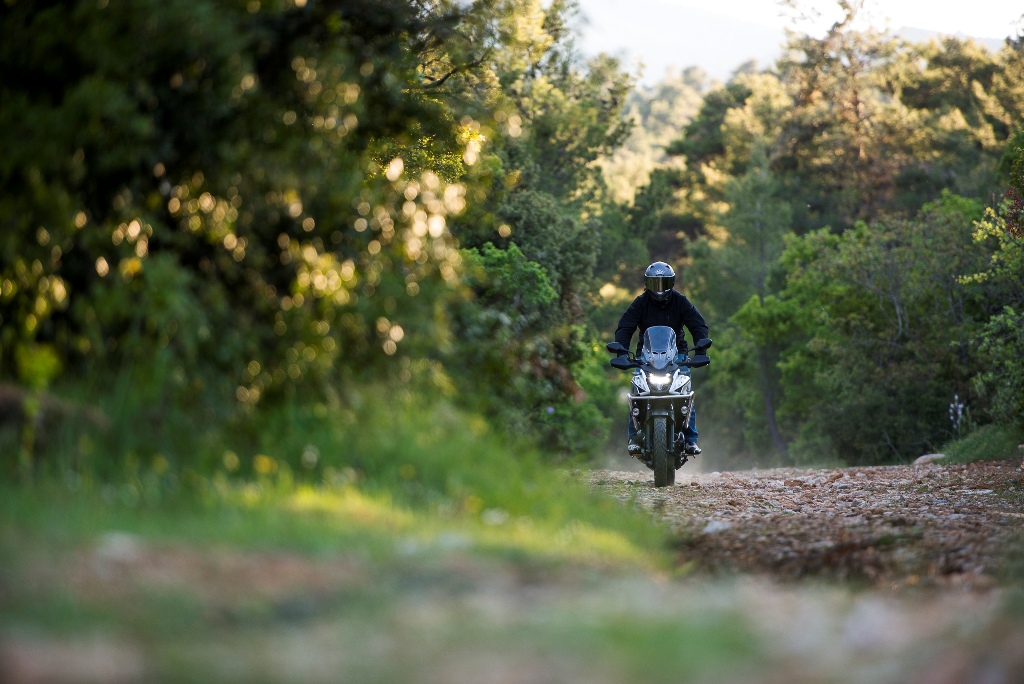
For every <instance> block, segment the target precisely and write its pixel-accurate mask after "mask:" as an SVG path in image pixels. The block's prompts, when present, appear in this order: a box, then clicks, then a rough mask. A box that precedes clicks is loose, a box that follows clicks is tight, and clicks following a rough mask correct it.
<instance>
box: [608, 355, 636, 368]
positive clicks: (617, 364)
mask: <svg viewBox="0 0 1024 684" xmlns="http://www.w3.org/2000/svg"><path fill="white" fill-rule="evenodd" d="M611 364H612V368H618V369H619V370H629V369H630V368H633V367H634V366H635V365H636V362H635V361H630V360H629V359H627V358H626V357H625V356H616V357H615V358H614V359H612V360H611Z"/></svg>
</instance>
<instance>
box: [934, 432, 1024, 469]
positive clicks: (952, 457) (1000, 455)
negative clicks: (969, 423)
mask: <svg viewBox="0 0 1024 684" xmlns="http://www.w3.org/2000/svg"><path fill="white" fill-rule="evenodd" d="M1022 440H1024V432H1021V431H1020V430H1019V429H1014V428H1010V427H1007V426H1005V425H996V424H991V425H984V426H982V427H980V428H978V429H977V430H975V431H973V432H971V433H970V434H968V435H967V436H965V437H961V438H960V439H956V440H953V441H952V442H950V443H949V444H947V445H946V446H945V447H943V450H942V451H943V453H944V454H945V455H946V458H945V459H944V460H943V463H971V462H972V461H1003V460H1014V461H1016V460H1017V459H1018V458H1021V457H1022V456H1024V454H1022V453H1021V450H1020V449H1019V448H1018V446H1019V445H1020V443H1021V441H1022Z"/></svg>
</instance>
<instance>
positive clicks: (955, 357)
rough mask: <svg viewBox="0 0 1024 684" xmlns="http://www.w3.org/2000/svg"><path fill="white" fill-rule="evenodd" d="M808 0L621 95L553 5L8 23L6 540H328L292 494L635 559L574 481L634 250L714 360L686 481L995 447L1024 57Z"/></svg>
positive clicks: (491, 2)
mask: <svg viewBox="0 0 1024 684" xmlns="http://www.w3.org/2000/svg"><path fill="white" fill-rule="evenodd" d="M839 5H840V6H841V7H842V8H843V9H844V10H845V19H842V20H840V21H838V22H836V23H835V24H834V25H833V26H832V27H831V29H830V30H829V31H828V32H827V33H826V34H825V35H823V36H820V37H812V36H808V35H803V34H799V33H796V32H791V33H790V37H789V42H788V43H787V44H786V45H785V46H784V50H783V57H782V58H781V59H780V60H779V61H778V62H777V63H776V64H772V65H757V64H753V63H750V64H747V65H745V66H743V67H741V68H740V69H739V70H738V71H737V72H736V73H735V74H734V75H733V76H732V77H731V78H730V79H729V80H728V82H726V83H720V82H716V81H712V80H710V79H708V78H707V77H706V76H705V75H704V74H703V73H702V72H700V70H699V69H695V68H693V69H688V70H685V71H683V72H681V73H678V74H675V75H671V76H669V77H667V78H666V79H665V80H664V81H662V82H661V83H659V84H657V85H656V86H654V87H650V88H637V87H636V86H635V84H636V74H635V73H631V72H630V71H629V70H628V69H627V68H625V67H624V66H623V65H622V64H620V62H619V61H618V60H617V59H615V58H613V57H610V56H606V55H601V56H598V57H595V58H590V59H585V58H583V57H581V55H580V52H579V50H578V48H577V45H576V40H577V27H578V20H579V12H580V9H579V7H578V5H577V4H576V3H575V2H574V0H549V1H545V2H541V0H472V1H471V2H469V1H465V2H461V1H458V0H217V1H213V0H188V1H185V0H159V1H158V0H130V1H128V0H123V1H121V0H77V1H75V2H50V1H47V0H8V1H7V2H6V3H4V4H3V6H2V8H0V150H2V151H3V153H2V154H0V188H2V190H0V471H2V473H3V477H2V479H3V481H4V484H2V485H0V489H2V492H3V493H2V494H0V499H3V500H4V502H3V503H2V504H0V522H2V521H3V520H4V519H6V521H7V524H6V525H5V527H4V529H5V530H6V532H4V534H2V535H0V550H3V549H7V550H11V549H13V548H16V547H18V546H19V545H20V544H22V543H23V542H24V541H25V539H27V538H28V536H31V535H27V533H25V534H20V533H15V532H11V531H10V530H12V529H45V530H50V531H49V532H46V533H45V534H43V538H44V539H49V537H47V536H46V535H48V534H55V535H57V537H55V538H56V539H60V540H63V539H65V538H64V537H63V536H61V535H62V534H65V532H58V531H56V530H58V529H59V528H61V526H62V525H63V523H58V522H57V520H58V519H59V517H54V518H53V519H52V520H51V518H50V517H48V516H51V515H52V516H59V515H63V516H66V518H65V519H73V518H77V519H78V520H79V522H78V523H76V524H77V525H79V526H80V527H78V528H75V529H78V530H79V532H80V533H81V534H92V533H93V532H95V531H96V530H101V529H106V528H108V527H110V526H111V525H112V524H113V525H115V526H117V525H120V527H121V528H127V529H130V530H148V529H150V528H149V527H147V525H152V529H153V530H158V529H164V528H162V527H160V525H162V524H163V523H158V522H155V521H156V520H157V517H159V515H171V514H170V513H167V511H174V513H173V515H174V516H177V515H178V512H180V511H183V510H188V511H189V512H188V513H187V514H185V515H186V518H185V519H186V520H189V521H193V522H195V526H194V528H190V532H189V534H192V533H193V532H192V531H191V530H193V529H194V530H196V531H195V534H196V535H198V537H197V538H202V539H204V540H206V541H210V542H218V543H219V542H224V541H225V540H227V542H228V543H241V544H246V543H249V541H248V540H251V539H254V538H255V537H256V534H257V533H256V532H255V531H254V529H250V528H249V527H246V526H245V525H246V524H251V525H257V524H258V525H260V526H261V531H260V533H259V534H260V535H267V536H266V537H261V538H263V539H264V541H263V542H261V543H266V544H270V545H274V544H282V545H284V546H287V547H289V548H291V546H292V545H295V544H298V545H299V546H302V547H303V548H306V546H304V545H306V544H308V545H309V547H310V548H319V547H318V546H316V545H317V544H319V543H320V542H318V541H313V538H314V537H315V536H316V534H319V532H317V533H316V534H314V532H316V531H317V530H320V529H321V528H317V527H315V525H314V526H313V527H309V528H308V529H307V528H306V527H303V525H306V524H307V523H305V522H303V523H301V524H300V523H299V522H294V520H298V518H295V519H293V518H291V517H288V516H292V515H297V513H295V511H300V510H307V508H305V507H306V506H307V504H308V506H309V507H311V508H309V510H313V509H316V510H318V511H319V510H324V511H327V510H330V511H335V512H336V513H338V515H340V516H341V517H342V518H344V519H345V520H351V521H356V522H355V523H353V526H352V527H351V529H350V528H345V529H346V530H348V531H346V532H344V533H343V534H342V538H343V539H344V540H345V541H342V542H337V543H338V544H349V543H357V542H355V541H353V539H356V538H357V537H358V538H359V539H361V538H362V537H360V536H359V535H363V534H371V532H368V531H367V530H368V529H370V530H378V532H379V534H380V535H384V536H387V535H391V534H393V531H394V530H395V529H401V530H410V529H417V530H421V531H422V529H427V528H426V527H423V528H422V529H421V527H417V526H421V525H427V526H428V527H429V529H430V530H432V531H431V532H430V533H429V534H435V533H436V531H437V530H438V529H447V528H448V527H451V526H456V527H459V526H461V525H463V524H466V525H468V524H469V523H465V521H466V520H471V521H473V522H472V526H471V529H472V530H473V531H471V532H469V533H467V534H471V536H472V535H476V536H473V538H474V539H477V540H478V542H479V543H480V544H483V545H485V546H486V545H492V546H495V547H501V548H505V549H519V552H521V553H524V554H527V555H529V554H530V553H534V552H535V550H536V549H538V548H550V549H554V548H557V549H560V550H559V551H557V553H556V555H557V554H562V555H563V556H565V557H572V558H577V557H585V558H590V557H592V556H593V557H601V558H603V559H604V560H602V561H601V562H602V563H605V562H609V563H611V562H620V561H621V562H622V563H634V562H637V563H641V564H646V563H652V564H654V565H657V563H658V562H660V561H649V558H651V557H653V556H648V555H645V554H649V553H653V554H654V555H655V556H657V554H660V553H662V551H660V550H658V551H650V549H664V548H665V536H664V533H663V532H660V531H658V530H657V529H652V528H651V527H650V526H649V525H648V524H647V523H646V522H645V520H644V519H642V516H638V515H634V514H633V513H628V514H627V513H623V512H621V511H619V510H618V509H615V508H614V507H611V505H610V504H609V501H608V500H607V499H604V498H601V497H599V496H597V495H595V494H594V493H592V492H590V491H589V490H588V489H587V487H586V486H585V484H581V483H580V482H578V481H577V480H576V479H574V477H573V475H572V472H573V469H575V468H580V467H587V466H588V464H598V463H602V462H604V460H606V459H608V458H610V457H611V455H612V454H616V455H618V454H620V452H623V451H624V445H625V434H624V432H625V431H624V429H623V427H624V422H625V417H626V416H625V407H624V404H623V403H622V399H621V393H622V391H623V389H624V387H625V384H626V383H625V381H624V377H623V376H622V375H621V374H617V373H615V372H614V371H612V370H611V369H610V368H608V358H609V357H608V354H607V353H606V351H605V348H604V345H605V343H606V342H608V341H610V340H612V339H613V332H614V329H615V324H616V321H617V320H618V317H619V315H620V314H621V312H622V311H624V309H625V308H626V306H627V305H628V304H629V302H630V301H632V299H633V298H634V297H635V296H637V295H638V294H639V293H640V292H641V291H642V288H643V278H642V273H643V269H644V268H645V267H646V265H647V264H648V263H650V262H651V261H654V260H664V261H667V262H669V263H671V264H673V265H674V267H675V268H676V271H677V273H678V274H679V278H678V285H677V289H679V290H680V291H681V292H683V293H684V294H686V295H687V296H688V297H689V298H690V299H691V301H693V302H694V303H695V304H696V306H697V307H698V308H699V309H700V311H701V312H702V314H703V316H704V318H705V319H706V320H707V321H708V324H709V326H710V330H711V337H712V338H713V339H714V347H713V350H712V352H711V357H712V364H711V366H710V367H709V368H707V369H701V370H699V371H695V374H694V375H695V378H696V382H697V383H698V386H699V388H700V398H699V402H700V404H699V406H700V416H701V417H700V425H701V434H702V444H703V445H706V446H705V453H706V454H707V457H708V463H707V464H706V465H707V467H708V469H709V470H719V471H724V470H733V469H741V468H748V467H751V466H760V467H769V466H801V467H812V466H813V467H820V466H873V465H885V464H907V463H910V462H912V461H913V460H914V459H915V458H917V457H919V456H921V455H923V454H929V453H935V452H943V451H953V452H956V451H957V450H960V451H963V450H978V451H980V452H983V453H984V454H988V455H997V456H1005V455H1006V454H1008V453H1010V452H1014V453H1016V452H1015V450H1016V447H1017V444H1018V443H1020V442H1024V389H1022V388H1024V125H1022V122H1024V38H1022V37H1018V38H1016V39H1013V38H1010V39H1007V41H1006V44H1005V46H1004V47H1003V48H1002V49H1001V50H1000V51H998V52H995V53H993V52H990V51H988V50H987V49H985V48H983V47H981V46H979V45H978V44H976V43H975V42H973V41H971V40H970V39H967V38H965V39H959V38H954V37H946V38H942V39H939V40H932V41H931V42H927V43H910V42H907V41H904V40H902V39H899V38H897V37H894V36H892V35H890V34H883V33H875V32H871V31H865V30H861V29H859V28H857V27H856V24H855V21H854V19H855V17H856V13H857V11H858V8H859V6H860V5H859V3H857V2H854V1H853V0H839ZM691 342H692V341H691ZM702 458H704V457H702ZM68 497H70V499H68ZM316 497H320V498H316ZM332 497H333V498H332ZM65 499H67V501H65ZM58 502H62V503H60V504H59V505H58ZM69 502H70V503H69ZM282 502H287V505H285V504H283V503H282ZM303 502H305V503H303ZM310 502H313V503H310ZM315 502H319V503H315ZM61 506H71V507H72V508H68V509H63V508H61ZM76 506H77V507H78V508H75V507H76ZM239 506H240V507H241V508H240V509H239V510H247V511H249V514H247V515H251V516H252V520H251V522H250V523H243V522H240V521H236V522H230V524H229V523H228V522H224V521H234V520H235V518H231V517H230V516H229V515H228V514H227V513H223V516H226V517H223V518H218V520H221V521H222V522H223V524H224V526H223V527H220V528H218V527H217V526H216V525H214V524H212V523H210V525H209V526H207V525H206V523H203V522H202V520H205V519H202V518H201V515H200V513H197V512H196V510H198V511H200V512H201V511H204V510H206V511H209V510H216V511H222V510H227V509H231V510H234V508H233V507H239ZM51 507H56V508H55V510H57V509H59V510H61V511H63V512H62V513H59V514H58V513H50V512H48V511H49V509H50V508H51ZM167 507H169V508H167ZM193 507H198V508H193ZM147 510H148V511H150V513H148V514H146V515H150V516H157V517H151V518H146V516H145V515H143V513H142V512H143V511H147ZM110 511H114V512H110ZM131 511H135V512H136V513H137V514H138V516H139V517H138V521H137V522H133V523H126V522H124V520H125V519H127V517H126V516H129V513H130V512H131ZM153 511H164V513H159V514H158V513H155V512H153ZM282 511H290V512H282ZM407 514H408V515H407ZM218 515H221V514H220V513H218ZM189 516H200V518H196V519H195V520H193V518H192V517H189ZM281 516H284V517H281ZM346 516H348V517H346ZM403 516H405V517H403ZM481 516H482V517H481ZM414 519H415V520H417V521H419V522H413V520H414ZM16 520H17V521H21V522H19V523H17V524H14V522H13V521H16ZM146 520H150V522H146ZM303 520H305V519H304V518H303ZM317 520H319V518H318V519H317ZM508 520H511V521H519V522H518V523H516V524H517V525H519V527H516V528H515V529H514V530H512V528H511V525H512V523H507V524H506V522H505V521H508ZM25 521H35V522H31V523H29V522H25ZM46 521H49V522H46ZM288 521H292V522H288ZM422 521H427V522H422ZM481 521H483V522H481ZM168 524H169V523H168ZM182 524H184V523H182ZM189 524H192V523H189ZM308 524H309V525H313V523H308ZM316 524H317V525H319V524H321V523H319V522H318V523H316ZM323 524H327V523H323ZM34 525H38V528H36V527H33V526H34ZM231 525H236V527H231ZM331 525H335V523H333V522H332V523H331ZM503 525H504V527H502V526H503ZM367 526H368V527H367ZM215 528H216V529H215ZM499 528H500V529H506V530H508V531H507V533H506V536H504V537H500V536H499V537H495V536H494V534H496V533H495V532H494V530H497V529H499ZM331 529H335V528H334V527H331ZM459 529H461V527H459ZM381 530H383V531H381ZM378 532H372V534H371V536H372V535H373V534H378ZM76 534H77V533H76ZM410 534H412V533H410ZM423 534H427V533H426V532H423ZM303 535H308V536H303ZM345 535H348V536H345ZM380 538H382V537H380V536H377V537H373V539H376V540H378V541H379V539H380ZM275 540H276V541H275ZM296 540H298V541H296ZM378 541H371V542H366V543H367V544H369V546H367V548H373V549H375V548H377V546H374V544H377V543H378ZM358 543H363V542H358ZM330 548H332V549H333V548H335V547H330ZM388 548H390V547H388ZM368 553H370V552H368ZM373 553H376V552H373ZM508 553H513V552H512V551H508ZM552 553H554V552H552ZM370 555H372V553H371V554H370ZM658 557H659V558H660V556H658ZM609 558H611V559H619V560H614V561H610V560H608V559H609ZM637 558H640V559H641V560H639V561H637V560H636V559H637ZM644 559H647V560H644ZM0 570H3V568H2V567H0ZM2 576H3V575H2V573H0V577H2ZM2 597H3V592H2V591H0V598H2ZM2 600H3V601H7V603H2V602H0V605H6V607H7V608H8V609H9V610H10V611H13V612H12V614H14V615H22V614H24V615H28V614H30V613H31V611H30V610H29V609H28V608H25V607H23V606H22V607H19V606H20V604H18V603H17V602H16V601H15V602H11V601H10V600H9V597H8V598H4V599H2ZM19 610H21V611H23V612H22V613H19V612H18V611H19ZM161 629H163V628H161Z"/></svg>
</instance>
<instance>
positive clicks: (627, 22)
mask: <svg viewBox="0 0 1024 684" xmlns="http://www.w3.org/2000/svg"><path fill="white" fill-rule="evenodd" d="M802 4H803V6H805V7H807V6H809V7H811V8H812V9H815V10H817V11H818V12H820V13H821V16H822V18H821V19H820V20H819V21H818V22H817V23H804V24H801V25H800V26H799V28H801V29H802V30H805V31H807V32H808V33H811V34H812V35H813V34H818V33H821V32H822V31H823V30H824V29H825V28H827V27H828V26H829V25H830V24H831V22H832V21H833V20H834V19H835V18H837V17H838V16H839V14H838V9H837V5H836V3H835V2H834V1H833V0H807V1H805V2H803V3H802ZM580 7H581V10H582V13H583V15H584V16H585V17H586V20H585V23H584V24H583V26H582V41H581V48H582V51H583V52H584V54H588V55H589V54H596V53H598V52H609V53H611V54H616V55H618V56H620V57H622V58H623V61H624V63H625V65H626V66H627V67H631V66H633V65H635V64H636V62H637V61H638V60H639V61H641V62H643V63H644V64H645V68H644V70H643V71H644V74H643V78H642V82H643V83H645V84H648V85H649V84H651V83H654V82H656V81H658V80H659V79H661V78H662V77H663V76H664V74H665V71H666V69H668V68H673V67H674V68H683V67H687V66H700V67H701V68H703V69H704V70H705V71H706V72H708V74H709V75H710V76H712V77H714V78H717V79H720V80H725V79H727V78H728V76H729V74H731V73H732V71H733V70H735V69H736V67H738V66H739V65H741V64H742V63H744V62H746V61H748V60H749V59H752V58H753V59H756V60H757V61H758V62H759V63H761V64H763V65H767V64H769V63H771V62H772V61H773V60H774V59H775V57H776V55H777V54H778V50H779V46H780V45H781V44H782V42H783V41H784V40H785V33H784V29H785V27H787V26H791V25H792V14H791V13H790V14H788V15H787V14H783V11H782V10H781V8H780V7H779V4H778V3H777V2H773V1H772V0H717V1H716V2H708V1H707V0H580ZM865 9H866V18H867V20H868V21H869V22H870V24H871V25H872V26H874V27H875V28H878V29H886V28H888V29H890V30H893V31H897V30H899V29H901V28H904V27H910V28H916V29H925V30H928V31H936V32H939V33H951V34H961V35H968V36H972V37H975V38H989V39H994V41H1000V40H1001V39H1003V38H1005V37H1007V36H1009V35H1017V34H1018V32H1020V31H1021V29H1022V25H1021V23H1020V19H1021V15H1022V14H1024V2H1021V0H867V6H866V8H865ZM993 44H994V43H993Z"/></svg>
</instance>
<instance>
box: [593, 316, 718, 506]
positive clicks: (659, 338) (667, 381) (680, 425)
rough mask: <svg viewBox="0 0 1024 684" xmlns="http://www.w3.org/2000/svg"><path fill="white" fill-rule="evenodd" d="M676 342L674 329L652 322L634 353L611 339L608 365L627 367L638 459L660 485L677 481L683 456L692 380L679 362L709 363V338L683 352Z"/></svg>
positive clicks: (688, 364) (689, 364)
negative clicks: (630, 374) (630, 377)
mask: <svg viewBox="0 0 1024 684" xmlns="http://www.w3.org/2000/svg"><path fill="white" fill-rule="evenodd" d="M685 344H686V343H685V341H684V342H683V345H684V351H683V352H682V353H679V352H678V351H677V348H676V333H675V331H674V330H673V329H672V328H670V327H668V326H664V325H655V326H652V327H650V328H648V329H647V331H646V332H645V333H644V339H643V344H642V345H641V348H640V355H639V356H635V355H633V354H632V353H630V351H629V350H628V349H626V348H625V347H623V346H622V345H621V344H619V343H618V342H610V343H609V344H608V346H607V349H608V351H609V352H611V353H613V354H616V357H615V358H614V359H612V360H611V365H612V367H613V368H618V369H620V370H632V371H633V381H632V384H631V386H630V392H629V412H630V416H631V417H632V420H633V425H634V426H635V427H636V428H637V430H638V431H639V433H640V436H641V438H642V443H641V448H642V451H641V454H640V458H641V460H642V461H643V462H644V463H645V464H646V465H647V467H648V468H650V469H652V470H653V471H654V486H655V487H665V486H667V485H670V484H673V483H675V481H676V469H677V468H680V467H682V465H683V464H684V463H686V461H687V458H688V456H687V454H686V453H685V452H684V449H685V446H686V442H685V440H684V439H683V429H684V428H685V427H687V426H688V425H689V423H690V417H691V415H692V414H693V385H692V382H691V380H690V376H689V375H688V374H686V373H684V372H683V369H684V368H699V367H701V366H706V365H708V364H709V363H711V359H710V358H708V356H706V355H705V354H704V352H706V351H707V350H708V348H709V347H711V340H709V339H707V338H703V339H700V340H697V344H696V345H694V352H695V354H694V355H693V357H687V354H686V350H685Z"/></svg>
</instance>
